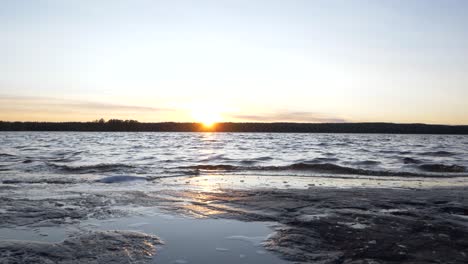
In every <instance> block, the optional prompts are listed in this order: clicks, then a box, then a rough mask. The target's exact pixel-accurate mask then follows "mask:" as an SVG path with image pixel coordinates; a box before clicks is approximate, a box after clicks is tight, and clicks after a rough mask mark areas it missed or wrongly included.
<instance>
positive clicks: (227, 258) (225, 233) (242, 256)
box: [88, 214, 288, 264]
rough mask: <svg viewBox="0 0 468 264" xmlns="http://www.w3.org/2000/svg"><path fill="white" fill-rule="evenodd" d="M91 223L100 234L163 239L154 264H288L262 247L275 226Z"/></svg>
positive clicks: (175, 220)
mask: <svg viewBox="0 0 468 264" xmlns="http://www.w3.org/2000/svg"><path fill="white" fill-rule="evenodd" d="M88 223H89V224H92V225H93V226H94V227H95V228H97V229H100V230H114V229H117V230H134V231H140V232H143V233H147V234H154V235H157V236H159V237H160V238H161V239H162V240H163V241H164V243H165V244H164V245H163V246H162V247H161V248H160V249H159V250H158V252H157V254H156V256H155V258H154V259H153V263H158V264H174V263H191V264H210V263H213V264H215V263H216V264H218V263H223V264H238V263H258V264H261V263H265V264H267V263H268V264H282V263H288V262H286V261H284V260H282V259H280V258H279V257H278V256H276V255H275V254H273V253H272V252H268V251H266V250H265V249H264V248H263V247H262V245H261V242H262V241H264V240H265V239H266V238H267V237H268V235H269V234H271V233H272V232H273V231H272V229H271V228H270V225H271V223H265V222H241V221H235V220H224V219H194V218H185V217H173V216H168V215H161V214H158V215H154V216H150V217H148V216H134V217H125V218H118V219H113V220H112V221H88Z"/></svg>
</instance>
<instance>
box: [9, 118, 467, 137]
mask: <svg viewBox="0 0 468 264" xmlns="http://www.w3.org/2000/svg"><path fill="white" fill-rule="evenodd" d="M0 131H70V132H71V131H74V132H254V133H255V132H256V133H353V134H443V135H447V134H454V135H468V125H456V126H454V125H428V124H398V123H287V122H279V123H230V122H229V123H228V122H226V123H217V124H215V125H214V126H213V127H204V126H203V124H201V123H190V122H183V123H177V122H160V123H143V122H138V121H135V120H116V119H112V120H109V121H107V122H105V121H94V122H5V121H0Z"/></svg>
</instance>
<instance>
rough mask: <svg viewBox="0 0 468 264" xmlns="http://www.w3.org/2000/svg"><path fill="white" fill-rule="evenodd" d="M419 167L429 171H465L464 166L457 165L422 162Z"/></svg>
mask: <svg viewBox="0 0 468 264" xmlns="http://www.w3.org/2000/svg"><path fill="white" fill-rule="evenodd" d="M419 168H420V169H421V170H424V171H429V172H466V168H465V167H463V166H458V165H445V164H422V165H420V166H419Z"/></svg>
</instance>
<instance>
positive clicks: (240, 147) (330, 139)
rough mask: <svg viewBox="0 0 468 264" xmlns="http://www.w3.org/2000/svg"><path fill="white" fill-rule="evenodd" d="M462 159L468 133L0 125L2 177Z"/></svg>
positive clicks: (362, 169) (327, 167)
mask: <svg viewBox="0 0 468 264" xmlns="http://www.w3.org/2000/svg"><path fill="white" fill-rule="evenodd" d="M467 167H468V137H467V136H455V135H453V136H451V135H383V134H369V135H368V134H366V135H363V134H273V133H82V132H81V133H75V132H53V133H52V132H2V133H0V177H1V178H0V181H2V182H3V183H21V182H40V181H45V182H47V181H49V182H52V183H60V182H68V181H80V180H89V179H94V180H95V179H96V177H98V178H99V177H101V178H100V179H102V180H101V181H103V182H114V181H127V180H140V179H145V178H156V177H169V176H178V175H199V174H204V173H212V172H213V171H216V172H222V173H224V174H230V173H232V174H243V173H252V172H255V173H256V174H258V175H262V174H266V175H277V174H279V175H288V176H291V175H301V176H304V175H310V176H315V175H321V176H323V175H328V176H331V177H332V176H336V175H344V174H345V175H376V176H382V177H385V176H404V177H412V176H427V177H454V176H460V177H464V176H468V170H467ZM91 176H92V177H91ZM113 176H115V177H113ZM105 177H111V178H105Z"/></svg>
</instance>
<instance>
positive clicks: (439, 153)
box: [419, 150, 457, 157]
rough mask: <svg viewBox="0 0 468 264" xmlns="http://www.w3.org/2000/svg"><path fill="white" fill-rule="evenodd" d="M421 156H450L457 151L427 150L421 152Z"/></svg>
mask: <svg viewBox="0 0 468 264" xmlns="http://www.w3.org/2000/svg"><path fill="white" fill-rule="evenodd" d="M419 155H421V156H433V157H450V156H455V155H457V154H456V153H453V152H449V151H444V150H440V151H427V152H421V153H419Z"/></svg>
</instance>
